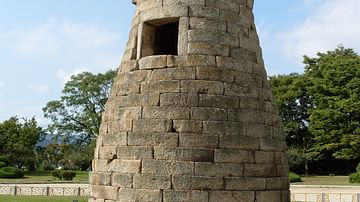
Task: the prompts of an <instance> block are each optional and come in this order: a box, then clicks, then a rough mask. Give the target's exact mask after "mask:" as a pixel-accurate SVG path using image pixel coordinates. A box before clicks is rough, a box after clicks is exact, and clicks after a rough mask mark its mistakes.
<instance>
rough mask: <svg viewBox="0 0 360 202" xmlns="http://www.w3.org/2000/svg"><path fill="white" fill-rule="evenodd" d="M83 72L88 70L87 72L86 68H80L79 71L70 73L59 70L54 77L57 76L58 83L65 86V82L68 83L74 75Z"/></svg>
mask: <svg viewBox="0 0 360 202" xmlns="http://www.w3.org/2000/svg"><path fill="white" fill-rule="evenodd" d="M85 71H89V70H87V69H86V68H81V69H75V70H74V71H72V72H68V71H66V70H63V69H59V70H58V71H57V72H56V76H57V78H58V79H60V81H61V82H62V83H63V84H65V83H66V82H68V81H70V79H71V76H72V75H76V74H79V73H81V72H85Z"/></svg>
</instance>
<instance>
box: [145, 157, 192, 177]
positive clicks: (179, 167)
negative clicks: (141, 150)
mask: <svg viewBox="0 0 360 202" xmlns="http://www.w3.org/2000/svg"><path fill="white" fill-rule="evenodd" d="M142 173H149V174H160V175H171V174H174V175H192V174H193V173H194V163H193V162H191V161H179V160H176V161H172V160H143V161H142Z"/></svg>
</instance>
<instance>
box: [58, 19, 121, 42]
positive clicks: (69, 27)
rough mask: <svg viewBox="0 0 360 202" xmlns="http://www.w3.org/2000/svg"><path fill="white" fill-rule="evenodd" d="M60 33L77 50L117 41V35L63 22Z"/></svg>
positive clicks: (91, 27) (92, 27)
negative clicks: (77, 48)
mask: <svg viewBox="0 0 360 202" xmlns="http://www.w3.org/2000/svg"><path fill="white" fill-rule="evenodd" d="M61 32H62V33H64V34H65V35H66V36H67V37H68V38H69V41H72V42H73V43H74V44H75V45H76V46H77V47H79V48H97V47H101V46H106V45H108V44H111V43H113V42H116V41H118V40H119V34H118V33H111V32H108V31H105V30H101V29H99V28H97V27H94V26H88V25H82V24H76V23H68V22H65V23H64V24H63V25H62V27H61Z"/></svg>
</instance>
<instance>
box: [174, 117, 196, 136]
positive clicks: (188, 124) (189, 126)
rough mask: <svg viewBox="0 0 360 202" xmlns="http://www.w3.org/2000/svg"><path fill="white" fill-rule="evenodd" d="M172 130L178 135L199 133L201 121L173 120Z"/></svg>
mask: <svg viewBox="0 0 360 202" xmlns="http://www.w3.org/2000/svg"><path fill="white" fill-rule="evenodd" d="M173 129H174V130H175V131H176V132H178V133H201V132H202V121H193V120H174V121H173Z"/></svg>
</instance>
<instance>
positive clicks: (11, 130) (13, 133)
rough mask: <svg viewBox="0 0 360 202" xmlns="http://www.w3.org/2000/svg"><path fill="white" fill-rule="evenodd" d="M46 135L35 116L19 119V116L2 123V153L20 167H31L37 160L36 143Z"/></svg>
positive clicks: (0, 124) (0, 128) (0, 136)
mask: <svg viewBox="0 0 360 202" xmlns="http://www.w3.org/2000/svg"><path fill="white" fill-rule="evenodd" d="M43 137H44V133H43V130H42V128H41V127H39V126H38V125H37V122H36V120H35V118H34V117H33V118H31V119H25V118H24V119H22V120H19V119H18V118H17V117H11V118H10V119H8V120H6V121H4V122H3V123H0V154H1V155H3V156H6V157H7V158H8V159H9V160H10V163H11V164H12V165H14V166H16V167H18V168H23V167H24V166H25V165H26V166H28V167H31V166H32V165H34V163H35V161H36V155H35V147H36V144H37V143H38V142H39V141H41V139H42V138H43Z"/></svg>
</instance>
